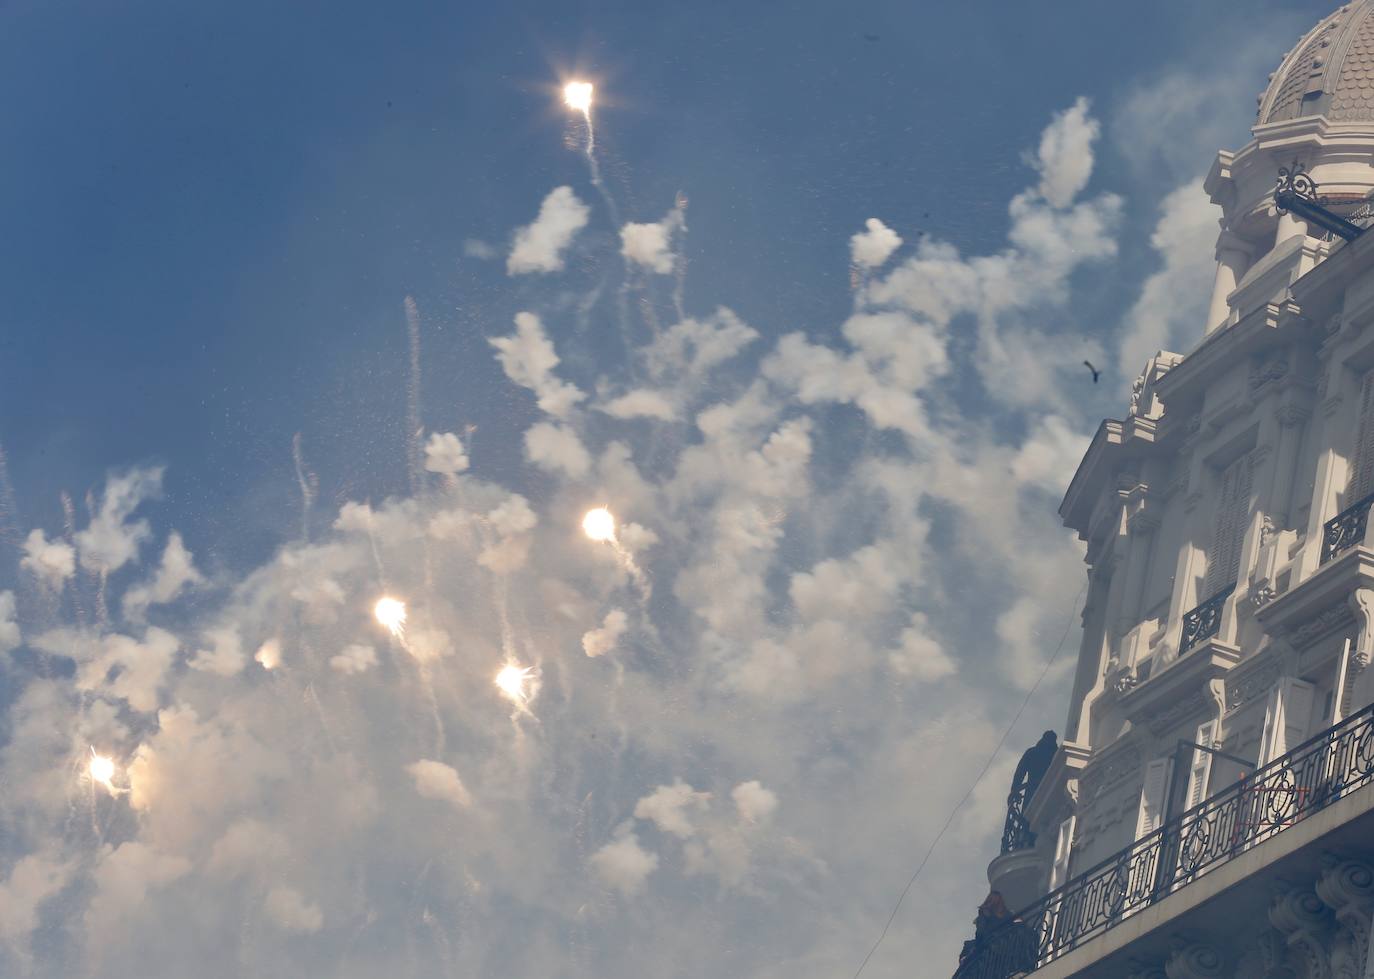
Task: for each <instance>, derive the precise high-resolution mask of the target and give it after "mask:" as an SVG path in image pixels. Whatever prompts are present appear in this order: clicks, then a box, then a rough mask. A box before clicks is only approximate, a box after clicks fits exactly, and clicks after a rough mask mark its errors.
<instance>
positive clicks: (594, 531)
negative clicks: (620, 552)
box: [582, 506, 615, 541]
mask: <svg viewBox="0 0 1374 979" xmlns="http://www.w3.org/2000/svg"><path fill="white" fill-rule="evenodd" d="M582 532H583V533H585V534H586V535H587V536H588V537H590V538H591V539H592V540H594V541H614V540H615V517H614V516H612V515H611V511H610V510H607V509H606V508H605V507H604V506H600V507H597V508H596V509H595V510H588V511H587V515H586V516H585V517H583V518H582Z"/></svg>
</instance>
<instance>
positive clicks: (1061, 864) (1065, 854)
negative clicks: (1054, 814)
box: [1050, 816, 1074, 891]
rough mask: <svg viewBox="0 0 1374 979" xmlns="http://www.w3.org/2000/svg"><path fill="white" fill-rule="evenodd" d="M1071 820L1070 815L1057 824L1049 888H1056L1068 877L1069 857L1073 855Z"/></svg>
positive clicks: (1072, 819) (1072, 818)
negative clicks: (1057, 830)
mask: <svg viewBox="0 0 1374 979" xmlns="http://www.w3.org/2000/svg"><path fill="white" fill-rule="evenodd" d="M1073 821H1074V817H1072V816H1070V817H1069V818H1068V819H1066V820H1064V821H1063V822H1062V823H1060V824H1059V837H1058V838H1057V839H1056V840H1055V843H1054V866H1053V867H1052V868H1051V869H1050V890H1052V891H1053V890H1057V889H1059V888H1060V887H1062V886H1063V884H1064V882H1065V881H1066V880H1068V879H1069V858H1070V857H1071V856H1073Z"/></svg>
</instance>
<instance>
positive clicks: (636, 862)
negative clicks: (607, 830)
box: [587, 833, 658, 897]
mask: <svg viewBox="0 0 1374 979" xmlns="http://www.w3.org/2000/svg"><path fill="white" fill-rule="evenodd" d="M587 862H588V863H589V864H591V868H592V870H594V871H595V872H596V875H597V876H598V877H600V878H601V879H602V881H604V882H605V883H606V884H607V886H609V887H613V888H615V889H616V890H618V891H619V892H620V893H621V894H623V895H625V896H626V897H633V896H634V895H636V894H638V893H639V892H640V891H642V890H643V889H644V884H645V882H646V881H647V880H648V879H649V875H650V874H651V873H653V872H654V870H656V869H657V868H658V854H657V853H650V852H649V851H647V850H645V849H644V848H643V847H642V846H640V845H639V839H638V838H637V837H636V836H635V835H634V834H633V833H628V834H626V835H624V836H622V837H620V838H619V839H617V840H613V841H612V842H610V843H607V844H606V845H605V846H603V847H602V848H601V849H599V850H597V851H596V852H595V853H593V854H592V855H591V857H590V858H589V859H588V861H587Z"/></svg>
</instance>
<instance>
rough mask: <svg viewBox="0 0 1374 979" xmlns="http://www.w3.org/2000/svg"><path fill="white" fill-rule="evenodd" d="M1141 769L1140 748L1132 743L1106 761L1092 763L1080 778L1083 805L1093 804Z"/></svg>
mask: <svg viewBox="0 0 1374 979" xmlns="http://www.w3.org/2000/svg"><path fill="white" fill-rule="evenodd" d="M1139 771H1140V749H1139V748H1138V747H1135V746H1134V745H1132V746H1131V747H1129V748H1126V749H1124V750H1122V751H1120V752H1118V753H1116V754H1114V755H1112V756H1111V757H1110V758H1108V759H1106V760H1105V761H1101V762H1098V763H1097V764H1095V765H1093V764H1090V765H1089V766H1088V767H1087V768H1086V769H1084V771H1083V775H1082V776H1081V777H1080V778H1079V783H1080V790H1079V791H1080V793H1081V795H1082V797H1083V803H1082V804H1083V805H1084V806H1088V805H1091V804H1092V803H1093V802H1094V801H1096V799H1097V797H1098V796H1100V795H1101V794H1102V793H1103V792H1106V791H1107V790H1108V789H1112V788H1115V787H1116V786H1117V785H1120V784H1121V783H1122V782H1125V781H1127V780H1128V779H1131V778H1134V777H1135V775H1136V774H1137V773H1138V772H1139Z"/></svg>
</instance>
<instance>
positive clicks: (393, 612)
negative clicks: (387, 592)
mask: <svg viewBox="0 0 1374 979" xmlns="http://www.w3.org/2000/svg"><path fill="white" fill-rule="evenodd" d="M372 614H373V615H375V616H376V617H377V621H378V622H380V623H381V624H382V625H384V626H386V629H387V631H388V632H390V633H391V634H392V635H393V636H394V637H396V638H397V639H400V638H402V637H403V636H404V635H405V630H406V603H405V602H403V601H401V600H400V599H398V598H390V597H386V598H379V599H377V604H376V606H375V607H374V608H373V609H372Z"/></svg>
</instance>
